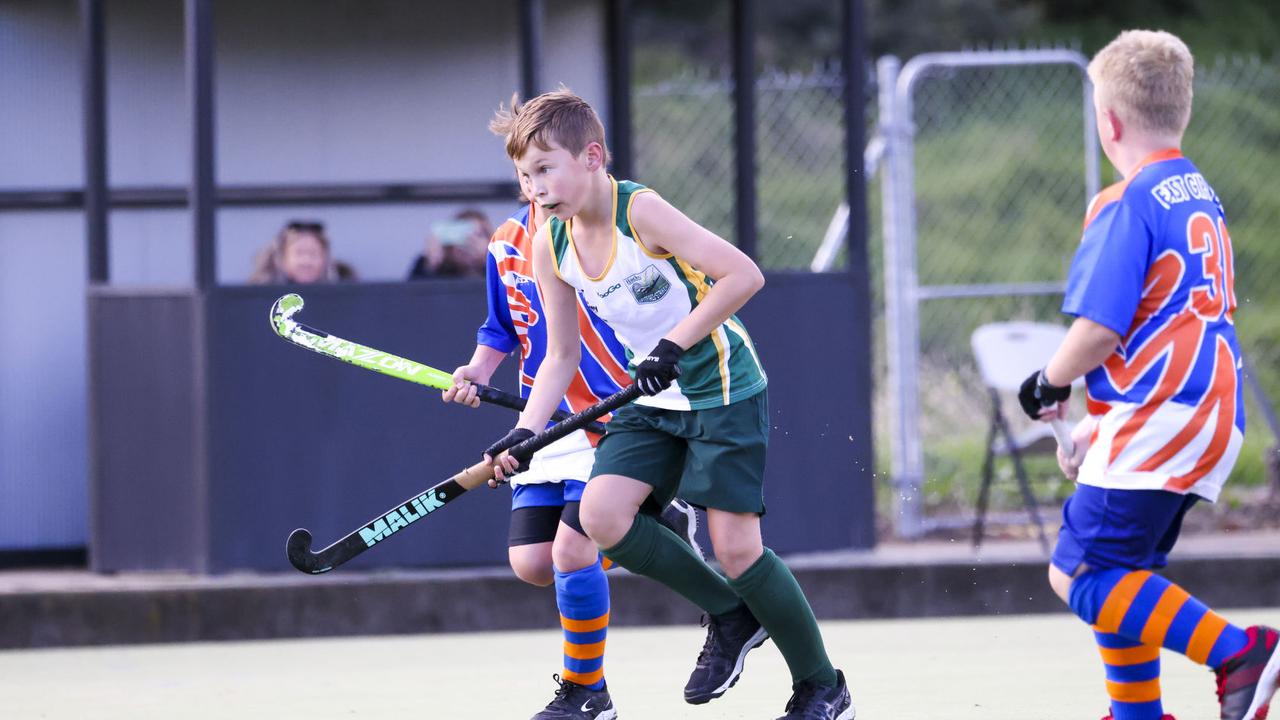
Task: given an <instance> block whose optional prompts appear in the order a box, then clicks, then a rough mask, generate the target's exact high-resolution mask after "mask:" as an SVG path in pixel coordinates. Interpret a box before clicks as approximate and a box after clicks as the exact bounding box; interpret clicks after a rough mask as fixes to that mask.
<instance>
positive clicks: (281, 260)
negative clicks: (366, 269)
mask: <svg viewBox="0 0 1280 720" xmlns="http://www.w3.org/2000/svg"><path fill="white" fill-rule="evenodd" d="M355 279H356V273H355V270H353V269H352V267H351V266H350V265H348V264H346V263H344V262H340V261H335V260H333V258H332V256H331V255H330V252H329V237H328V236H327V235H325V232H324V223H320V222H314V221H310V222H309V221H303V220H291V221H289V223H288V224H286V225H285V226H284V228H282V229H281V230H280V232H279V234H277V235H276V237H275V240H273V241H271V243H270V244H269V245H267V246H266V247H264V248H262V250H260V251H258V256H257V257H256V258H255V259H254V261H253V273H252V274H250V275H249V282H250V284H254V285H267V284H285V283H294V284H298V285H307V284H311V283H326V282H337V281H342V280H355Z"/></svg>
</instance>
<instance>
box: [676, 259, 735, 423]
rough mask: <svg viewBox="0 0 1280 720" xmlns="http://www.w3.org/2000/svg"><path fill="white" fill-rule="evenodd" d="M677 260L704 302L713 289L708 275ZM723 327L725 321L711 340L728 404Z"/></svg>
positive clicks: (726, 359) (699, 298)
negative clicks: (708, 280)
mask: <svg viewBox="0 0 1280 720" xmlns="http://www.w3.org/2000/svg"><path fill="white" fill-rule="evenodd" d="M675 261H676V265H678V266H679V267H680V271H681V272H683V273H684V276H685V278H687V279H688V280H689V282H691V283H693V286H694V287H695V288H697V289H698V294H697V296H696V298H697V302H702V298H704V297H706V296H707V293H708V292H710V291H711V287H710V286H708V285H707V276H706V275H705V274H704V273H703V272H702V271H701V270H695V269H694V267H693V266H692V265H690V264H689V263H688V262H686V261H685V260H682V259H680V258H678V257H677V258H675ZM722 327H723V323H721V325H720V326H717V327H716V329H715V330H713V331H711V342H713V343H714V344H715V346H716V356H717V357H718V358H719V360H720V362H719V363H718V366H719V369H720V389H721V395H723V397H724V404H725V405H728V404H729V354H728V352H727V350H728V348H727V347H726V345H727V343H726V342H725V341H722V340H721V339H720V333H721V332H722ZM726 340H727V338H726Z"/></svg>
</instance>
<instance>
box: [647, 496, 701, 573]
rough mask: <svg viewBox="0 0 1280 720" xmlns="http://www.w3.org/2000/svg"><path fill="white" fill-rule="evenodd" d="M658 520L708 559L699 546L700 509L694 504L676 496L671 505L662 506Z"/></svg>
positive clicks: (699, 554) (699, 555)
mask: <svg viewBox="0 0 1280 720" xmlns="http://www.w3.org/2000/svg"><path fill="white" fill-rule="evenodd" d="M658 522H659V523H661V524H663V525H665V526H666V527H667V529H668V530H670V531H671V532H673V533H675V534H676V535H677V536H678V537H679V538H680V539H681V540H683V541H685V543H686V544H688V545H689V547H691V548H693V551H694V552H696V553H698V557H700V558H702V559H703V560H706V559H707V556H706V554H705V553H703V552H702V548H701V547H699V546H698V540H697V539H696V537H695V535H697V532H698V511H697V510H695V509H694V507H693V506H692V505H690V504H689V503H687V502H685V501H683V500H681V499H680V498H676V499H675V500H672V501H671V503H670V504H669V505H667V506H666V507H664V508H662V513H661V514H660V515H658Z"/></svg>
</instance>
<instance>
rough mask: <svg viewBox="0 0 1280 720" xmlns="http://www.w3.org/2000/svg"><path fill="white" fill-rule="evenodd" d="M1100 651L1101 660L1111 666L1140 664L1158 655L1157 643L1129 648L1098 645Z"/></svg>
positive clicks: (1158, 647)
mask: <svg viewBox="0 0 1280 720" xmlns="http://www.w3.org/2000/svg"><path fill="white" fill-rule="evenodd" d="M1098 651H1099V652H1101V653H1102V662H1104V663H1106V664H1108V665H1111V666H1113V667H1120V666H1127V665H1141V664H1142V663H1147V662H1151V661H1152V660H1155V659H1156V658H1158V657H1160V646H1159V645H1139V646H1137V647H1130V648H1105V647H1101V646H1099V647H1098Z"/></svg>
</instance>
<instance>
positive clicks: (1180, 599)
mask: <svg viewBox="0 0 1280 720" xmlns="http://www.w3.org/2000/svg"><path fill="white" fill-rule="evenodd" d="M1189 597H1191V596H1190V595H1188V594H1187V591H1186V590H1183V589H1182V588H1180V587H1178V586H1177V585H1169V587H1167V588H1165V589H1164V593H1163V594H1162V595H1161V596H1160V600H1159V601H1158V602H1157V603H1156V606H1155V608H1153V609H1152V610H1151V615H1150V616H1149V617H1148V618H1147V624H1146V625H1144V626H1143V628H1142V642H1144V643H1146V644H1147V645H1154V646H1155V649H1156V651H1157V653H1158V652H1159V648H1160V646H1161V645H1164V637H1165V635H1168V634H1169V625H1171V624H1173V618H1174V617H1175V616H1176V615H1177V614H1178V611H1179V610H1181V609H1182V605H1183V604H1184V603H1186V602H1187V598H1189ZM1151 659H1152V660H1154V659H1155V658H1151Z"/></svg>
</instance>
